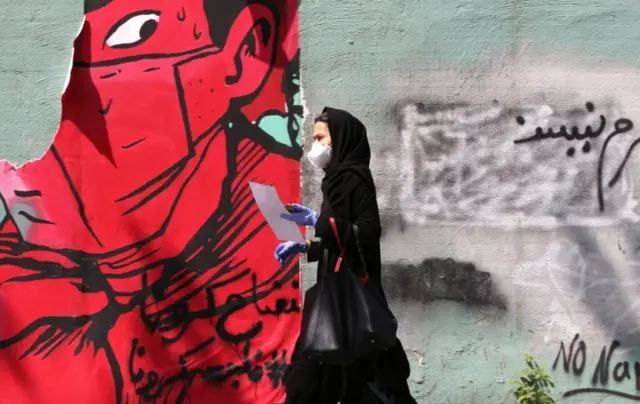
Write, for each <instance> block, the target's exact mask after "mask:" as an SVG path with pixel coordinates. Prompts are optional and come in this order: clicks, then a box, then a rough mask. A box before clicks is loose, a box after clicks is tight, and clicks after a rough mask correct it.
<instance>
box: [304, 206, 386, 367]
mask: <svg viewBox="0 0 640 404" xmlns="http://www.w3.org/2000/svg"><path fill="white" fill-rule="evenodd" d="M330 221H331V227H332V229H333V233H334V235H335V238H336V241H337V243H338V246H339V248H340V256H339V257H338V260H337V263H336V267H335V269H334V270H333V271H327V268H326V266H327V265H328V250H326V249H325V251H324V260H323V263H324V265H325V267H324V268H323V271H324V276H323V277H322V278H321V279H320V280H319V281H318V282H317V283H316V284H315V285H314V286H313V287H311V288H310V289H309V290H308V291H307V293H306V294H305V300H304V304H303V309H302V329H301V331H300V338H299V349H300V352H301V353H302V354H303V355H306V356H308V357H309V358H315V359H316V360H318V361H319V362H322V363H326V364H330V365H340V366H345V365H348V364H350V363H353V362H354V361H356V360H358V359H365V358H368V357H371V356H373V355H375V354H376V353H378V352H380V351H382V350H384V349H388V348H392V347H394V346H395V344H396V332H397V330H398V323H397V321H396V319H395V317H394V316H393V313H392V312H391V310H390V309H389V306H388V305H387V302H386V301H385V299H384V296H383V295H382V291H381V290H380V289H379V288H378V287H377V286H376V285H375V284H374V283H373V282H371V281H369V279H368V274H367V271H366V261H365V260H364V258H365V257H364V250H363V249H362V245H361V243H360V242H359V241H358V239H359V237H358V228H357V226H354V228H353V230H354V236H355V239H356V244H357V247H358V257H359V258H360V260H359V261H360V265H361V268H360V269H362V271H363V272H364V276H363V277H362V278H358V277H357V276H356V274H355V273H354V271H353V270H352V269H351V268H343V266H344V265H343V263H344V262H345V259H344V258H345V252H346V251H345V249H344V248H343V246H342V243H341V241H340V237H339V234H338V231H337V227H336V224H335V221H334V220H333V218H331V219H330Z"/></svg>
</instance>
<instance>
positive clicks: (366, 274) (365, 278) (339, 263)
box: [329, 217, 369, 283]
mask: <svg viewBox="0 0 640 404" xmlns="http://www.w3.org/2000/svg"><path fill="white" fill-rule="evenodd" d="M329 223H330V224H331V230H332V231H333V236H334V237H335V238H336V243H337V244H338V248H339V249H340V255H339V256H338V260H337V261H336V267H335V269H334V271H335V272H338V271H340V267H342V261H343V260H344V254H345V252H346V249H345V247H344V245H343V244H342V241H341V240H340V234H338V225H337V224H336V220H335V219H334V218H333V217H330V218H329ZM353 236H354V238H355V239H356V246H357V247H358V255H359V256H360V261H361V262H362V268H363V269H364V275H363V276H362V277H361V278H360V280H361V281H362V282H363V283H364V282H366V281H368V280H369V272H368V271H367V262H366V261H365V259H364V249H363V248H362V244H361V243H360V241H359V240H358V238H359V237H358V226H356V225H355V224H354V225H353Z"/></svg>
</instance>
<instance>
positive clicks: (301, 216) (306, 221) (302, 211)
mask: <svg viewBox="0 0 640 404" xmlns="http://www.w3.org/2000/svg"><path fill="white" fill-rule="evenodd" d="M288 206H289V207H291V208H294V209H295V210H294V211H293V212H289V213H288V214H287V213H283V214H281V215H280V217H281V218H283V219H286V220H289V221H291V222H295V223H296V224H297V225H300V226H311V227H316V223H318V212H316V211H315V210H313V209H311V208H307V207H306V206H302V205H298V204H295V203H294V204H291V205H288Z"/></svg>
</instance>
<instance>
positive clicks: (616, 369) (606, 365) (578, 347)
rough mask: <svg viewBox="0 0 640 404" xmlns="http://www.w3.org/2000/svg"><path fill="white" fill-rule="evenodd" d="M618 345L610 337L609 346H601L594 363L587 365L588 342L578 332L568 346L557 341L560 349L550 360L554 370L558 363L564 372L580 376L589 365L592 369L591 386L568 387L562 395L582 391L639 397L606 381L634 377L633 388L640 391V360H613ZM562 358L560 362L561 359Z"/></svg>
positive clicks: (625, 380) (619, 383)
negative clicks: (569, 388) (570, 388)
mask: <svg viewBox="0 0 640 404" xmlns="http://www.w3.org/2000/svg"><path fill="white" fill-rule="evenodd" d="M576 343H577V344H576ZM619 347H620V342H619V341H615V340H614V341H612V342H611V344H610V345H609V346H608V347H607V346H604V347H602V350H601V351H600V356H599V357H598V361H597V363H596V364H595V366H594V367H592V366H587V360H588V358H587V344H586V343H585V342H584V341H583V340H582V339H580V334H576V335H575V336H574V337H573V340H572V341H571V344H570V345H569V349H568V350H567V348H566V346H565V344H564V342H560V349H558V354H557V355H556V359H555V361H554V362H553V366H552V369H553V370H557V367H558V364H561V365H562V368H563V370H564V372H565V373H567V374H570V375H574V376H582V375H583V374H584V372H585V370H588V369H589V370H590V369H592V370H593V373H591V386H592V387H587V388H579V389H572V390H569V391H567V392H565V393H564V394H563V397H570V396H574V395H577V394H585V393H605V394H611V395H615V396H618V397H623V398H628V399H631V400H635V401H640V395H633V394H629V393H625V392H623V391H619V390H616V389H615V387H612V386H610V384H609V381H610V380H612V381H613V382H614V383H615V385H618V386H622V384H623V383H626V382H628V381H632V380H633V381H634V382H635V387H636V390H638V391H640V362H637V361H636V362H634V363H633V364H631V363H630V362H629V361H615V362H613V361H612V357H613V354H614V353H615V351H616V349H618V348H619ZM561 359H562V362H560V360H561ZM632 367H633V368H632ZM615 385H614V386H615Z"/></svg>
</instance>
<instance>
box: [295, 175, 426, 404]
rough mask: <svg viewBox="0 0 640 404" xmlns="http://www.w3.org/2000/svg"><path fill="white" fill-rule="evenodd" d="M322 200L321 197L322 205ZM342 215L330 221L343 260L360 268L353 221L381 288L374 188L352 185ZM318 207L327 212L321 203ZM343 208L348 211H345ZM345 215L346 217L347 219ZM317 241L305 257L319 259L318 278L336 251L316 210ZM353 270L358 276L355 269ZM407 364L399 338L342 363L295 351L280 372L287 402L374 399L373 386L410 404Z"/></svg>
mask: <svg viewBox="0 0 640 404" xmlns="http://www.w3.org/2000/svg"><path fill="white" fill-rule="evenodd" d="M325 203H326V201H325V202H323V205H324V204H325ZM343 203H344V204H343V205H342V206H343V209H342V215H341V216H342V217H341V218H340V217H336V218H335V221H336V224H337V228H338V233H339V235H340V238H341V241H342V243H343V245H344V246H345V248H346V255H345V260H346V261H347V263H348V265H344V266H343V268H351V269H353V270H355V271H361V270H362V266H361V265H360V264H359V254H358V250H357V247H356V244H355V243H356V241H355V237H354V233H353V230H352V225H353V224H354V223H355V224H356V225H357V226H358V230H359V231H358V235H359V237H358V240H359V242H360V243H361V246H362V248H363V249H364V255H365V257H366V264H367V270H368V275H369V279H370V281H372V282H375V283H376V284H377V285H378V286H379V287H380V289H381V290H382V284H381V268H380V267H381V264H380V235H381V228H380V217H379V214H378V205H377V202H376V195H375V189H373V190H372V189H371V187H368V186H366V184H364V183H363V184H362V186H357V187H356V188H355V189H354V190H353V192H351V193H350V195H348V196H346V198H345V200H344V201H343ZM322 211H323V212H326V211H330V209H325V207H324V206H323V209H322ZM345 212H349V214H348V215H345ZM347 216H348V218H347ZM315 234H316V237H318V238H319V239H320V241H314V242H312V243H311V246H310V248H309V251H308V253H307V260H308V261H309V262H316V261H317V262H318V278H319V279H320V278H321V277H322V276H323V270H322V269H323V268H327V270H333V269H334V268H335V265H336V261H337V259H338V256H339V254H340V250H339V248H338V244H337V242H336V238H335V236H334V234H333V231H332V228H331V225H330V221H329V217H327V216H326V215H325V214H321V215H320V217H319V218H318V223H317V225H316V228H315ZM325 249H327V250H328V252H329V255H328V257H329V258H328V262H327V265H326V266H325V265H324V264H325V263H324V262H323V255H324V250H325ZM357 275H361V273H358V274H357ZM409 373H410V368H409V362H408V360H407V356H406V354H405V352H404V349H403V348H402V344H401V343H400V341H397V344H396V347H395V349H390V350H387V351H384V352H382V353H381V354H379V355H378V356H377V357H375V358H372V359H369V360H363V361H359V362H356V363H354V364H352V365H349V366H347V367H345V368H341V367H339V366H331V365H326V364H320V363H318V362H317V361H315V360H313V359H309V358H307V357H306V356H303V355H300V354H299V353H298V352H297V347H296V352H295V353H294V356H293V361H292V365H291V366H290V368H289V370H288V371H287V375H286V377H285V386H286V390H287V401H286V403H287V404H335V403H337V402H338V401H340V402H341V403H342V404H356V403H358V404H378V403H384V402H383V401H380V400H379V399H378V398H377V397H376V395H375V394H374V393H373V391H372V387H371V386H373V389H377V390H378V391H381V392H382V393H383V394H385V395H392V396H394V397H395V399H394V401H390V402H392V403H394V404H415V400H414V399H413V398H412V397H411V396H410V394H409V388H408V385H407V378H408V377H409Z"/></svg>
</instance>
